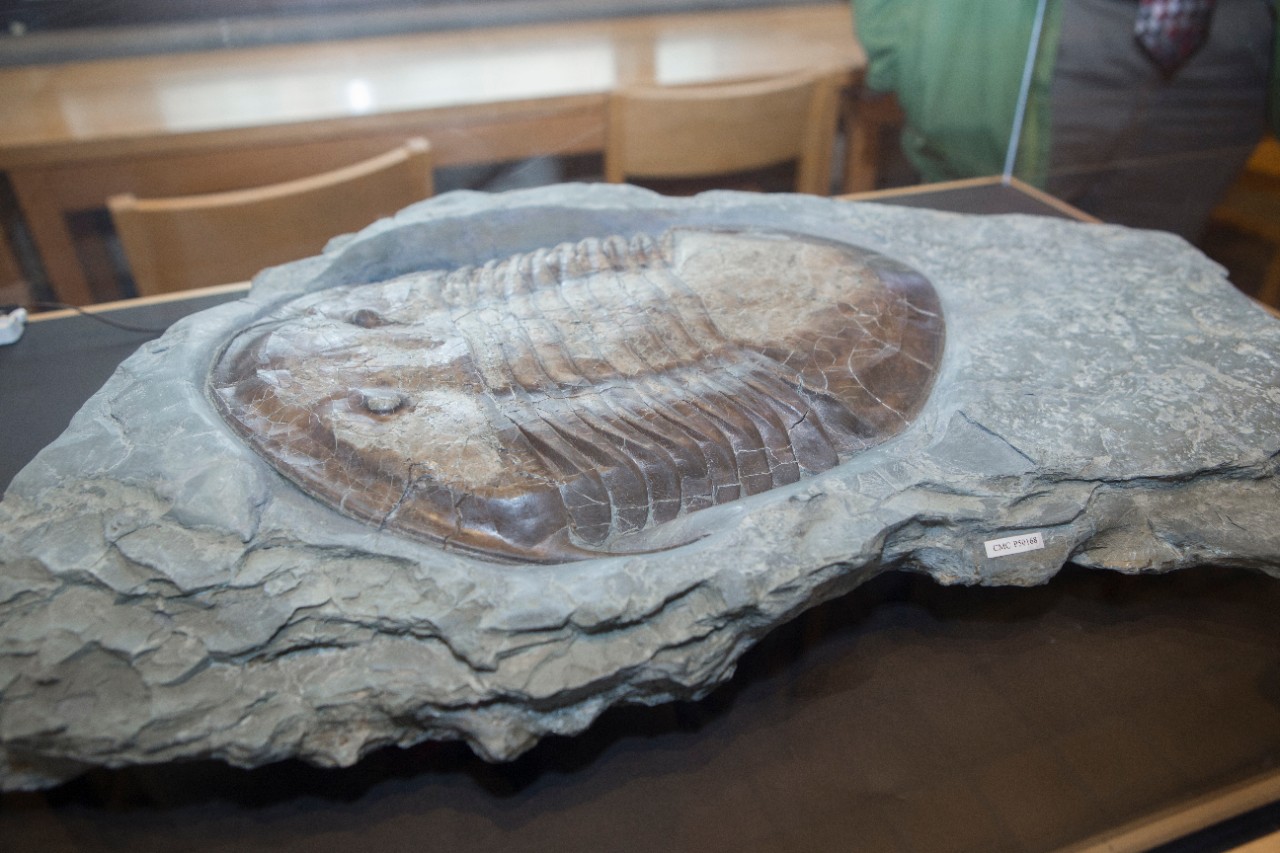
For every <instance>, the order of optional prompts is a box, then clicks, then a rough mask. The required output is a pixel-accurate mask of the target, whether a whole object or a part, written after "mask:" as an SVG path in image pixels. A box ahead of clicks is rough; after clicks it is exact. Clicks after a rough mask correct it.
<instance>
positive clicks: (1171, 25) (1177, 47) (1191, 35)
mask: <svg viewBox="0 0 1280 853" xmlns="http://www.w3.org/2000/svg"><path fill="white" fill-rule="evenodd" d="M1213 3H1214V0H1139V2H1138V20H1137V23H1136V24H1135V25H1134V28H1133V30H1134V35H1135V36H1136V37H1137V39H1138V44H1140V45H1142V48H1143V49H1144V50H1146V52H1147V53H1149V54H1151V58H1152V59H1153V60H1154V61H1155V63H1156V65H1158V66H1159V67H1160V70H1161V71H1163V72H1164V73H1165V75H1166V76H1170V75H1172V74H1173V72H1175V71H1177V70H1178V68H1179V66H1181V65H1182V63H1184V62H1186V61H1187V59H1188V58H1189V57H1190V56H1191V54H1193V53H1195V52H1196V50H1197V49H1198V48H1199V47H1200V45H1201V44H1203V43H1204V39H1205V36H1206V35H1208V33H1209V18H1210V16H1212V15H1213Z"/></svg>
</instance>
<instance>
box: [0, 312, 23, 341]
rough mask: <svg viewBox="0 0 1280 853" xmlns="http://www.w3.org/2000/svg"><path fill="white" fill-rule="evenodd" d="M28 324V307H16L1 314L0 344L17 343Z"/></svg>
mask: <svg viewBox="0 0 1280 853" xmlns="http://www.w3.org/2000/svg"><path fill="white" fill-rule="evenodd" d="M26 325H27V309H25V308H15V309H14V310H12V311H10V312H9V313H8V314H0V346H4V345H5V344H12V343H16V342H17V340H18V338H20V337H22V330H23V329H24V328H26Z"/></svg>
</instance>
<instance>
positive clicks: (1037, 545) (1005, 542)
mask: <svg viewBox="0 0 1280 853" xmlns="http://www.w3.org/2000/svg"><path fill="white" fill-rule="evenodd" d="M982 544H983V545H985V546H986V548H987V557H988V558H990V557H1007V556H1009V555H1010V554H1021V553H1022V552H1023V551H1039V550H1040V549H1041V548H1043V547H1044V536H1043V535H1041V533H1040V531H1038V530H1037V531H1036V532H1035V533H1024V534H1023V535H1021V536H1006V537H1005V538H1003V539H989V540H987V541H986V542H983V543H982Z"/></svg>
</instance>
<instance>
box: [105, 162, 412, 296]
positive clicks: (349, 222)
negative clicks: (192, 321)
mask: <svg viewBox="0 0 1280 853" xmlns="http://www.w3.org/2000/svg"><path fill="white" fill-rule="evenodd" d="M433 191H434V185H433V176H432V156H431V146H430V145H429V144H428V143H427V141H426V140H424V139H410V140H408V141H407V142H406V143H405V144H404V145H402V146H400V147H399V148H396V149H394V150H392V151H389V152H387V153H385V154H381V155H379V156H377V157H373V158H370V159H368V160H364V161H362V162H359V163H356V164H354V165H351V166H346V167H344V168H341V169H335V170H333V171H330V172H324V173H322V174H318V175H312V176H310V177H306V178H300V179H298V180H294V181H286V182H284V183H279V184H271V185H270V186H265V187H254V188H252V189H244V190H232V191H230V192H220V193H209V194H205V195H191V196H177V197H174V198H153V199H139V198H135V197H134V196H132V195H119V196H114V197H112V198H110V199H108V201H107V207H108V209H109V210H110V211H111V219H112V222H113V223H114V224H115V228H116V232H117V234H118V235H119V237H120V243H121V245H122V246H123V247H124V253H125V257H126V258H127V259H128V261H129V266H130V268H131V270H132V272H133V277H134V282H135V284H136V285H137V290H138V294H139V295H140V296H150V295H154V294H158V293H169V292H172V291H176V290H187V289H189V288H193V287H205V286H208V285H213V284H224V283H227V282H233V281H244V280H246V279H248V278H250V277H251V276H253V275H254V274H255V273H257V272H258V271H259V270H261V269H263V268H265V267H269V266H274V265H276V264H282V263H285V262H287V261H292V260H297V259H299V258H305V257H308V256H310V255H314V254H317V253H319V252H320V250H321V249H323V248H324V245H325V243H326V242H328V240H329V239H330V238H331V237H334V236H336V235H338V234H343V233H346V232H350V231H356V230H358V229H360V228H363V227H364V226H366V225H368V224H370V223H371V222H373V221H374V220H376V219H378V218H379V217H382V216H389V215H390V214H392V213H395V212H396V211H397V210H399V209H400V208H402V207H405V206H406V205H409V204H412V203H413V202H415V201H420V200H422V199H424V198H427V197H429V196H430V195H431V194H432V192H433Z"/></svg>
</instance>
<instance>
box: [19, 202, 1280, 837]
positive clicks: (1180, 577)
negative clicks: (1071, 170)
mask: <svg viewBox="0 0 1280 853" xmlns="http://www.w3.org/2000/svg"><path fill="white" fill-rule="evenodd" d="M930 196H932V197H931V198H930ZM909 201H910V203H925V202H929V203H930V206H934V207H941V208H945V209H953V210H962V211H982V212H1000V211H1007V210H1015V211H1019V212H1033V213H1034V212H1042V213H1046V214H1051V215H1061V214H1062V211H1060V210H1058V209H1056V208H1054V207H1052V206H1050V205H1045V204H1044V203H1043V202H1041V201H1039V200H1037V199H1035V198H1033V197H1030V196H1028V195H1027V194H1025V193H1022V192H1020V191H1018V190H1017V189H1016V188H1009V187H1001V186H999V185H993V186H989V187H980V188H973V187H968V188H964V189H963V190H962V191H961V192H960V194H959V195H957V194H953V193H948V192H947V191H939V192H935V193H931V194H915V195H912V196H910V197H909ZM218 298H234V297H226V296H224V297H218ZM199 307H205V305H204V304H203V303H193V304H191V305H187V304H185V303H177V304H175V303H167V304H164V305H158V306H145V307H140V308H135V309H128V310H127V311H119V312H113V317H115V318H116V319H127V321H128V322H130V323H135V324H138V325H147V326H152V325H154V326H162V325H164V324H165V323H167V322H171V321H172V320H173V319H174V318H175V317H176V316H178V315H179V314H181V313H184V312H185V311H186V310H187V309H190V310H196V309H197V308H199ZM145 339H146V335H144V334H138V333H128V332H123V331H122V330H115V329H110V328H107V327H102V328H99V327H98V326H97V325H96V324H93V323H92V321H89V320H85V319H83V318H75V319H67V320H52V321H48V322H47V323H38V324H34V325H33V326H32V328H31V330H30V332H29V333H28V336H27V338H25V339H24V340H23V341H22V342H20V343H19V344H18V345H17V346H15V347H10V348H7V349H0V383H2V384H0V400H2V401H3V407H2V408H0V418H2V419H3V424H4V434H5V436H6V441H5V451H4V464H5V465H8V466H10V468H7V469H5V470H6V471H11V470H12V469H13V466H17V465H19V464H21V462H22V461H23V460H25V458H27V457H29V456H30V455H31V454H32V453H34V452H35V448H36V447H38V446H39V445H40V444H41V443H42V442H45V441H47V440H50V439H51V438H52V437H53V436H54V435H56V434H57V432H58V431H59V430H61V429H62V426H63V425H64V424H65V422H66V420H67V419H68V418H69V417H70V416H71V414H72V413H73V412H74V410H75V408H76V407H77V406H78V405H79V404H80V403H81V402H82V401H83V400H84V399H85V398H86V397H87V396H88V395H89V394H90V393H91V392H92V391H93V390H94V389H95V388H96V387H97V385H98V384H100V383H101V382H102V381H103V379H105V378H106V376H107V375H108V374H109V373H110V372H111V370H112V369H113V367H114V365H115V364H116V363H118V361H119V360H121V359H122V358H123V357H125V355H127V354H128V352H130V351H132V349H133V348H135V347H136V346H137V345H138V344H140V343H141V341H142V340H145ZM15 430H17V431H20V432H21V433H22V434H21V435H17V433H15ZM10 436H14V440H12V441H11V440H10V438H9V437H10ZM6 481H7V475H6ZM1278 625H1280V582H1277V581H1275V580H1272V579H1269V578H1266V577H1263V576H1260V575H1253V574H1246V573H1243V572H1238V571H1232V570H1228V569H1205V570H1197V571H1187V572H1183V573H1180V574H1174V575H1167V576H1145V577H1129V576H1122V575H1118V574H1114V573H1107V572H1089V571H1085V570H1083V569H1077V568H1072V567H1068V568H1067V569H1066V570H1064V572H1063V573H1062V574H1061V575H1059V576H1058V577H1057V578H1056V579H1054V581H1053V582H1051V583H1049V584H1047V585H1045V586H1042V587H1038V588H1034V589H981V588H947V587H941V586H938V585H936V584H935V583H933V582H932V581H930V580H928V579H926V578H923V577H919V576H913V575H908V574H902V573H890V574H886V575H882V576H881V577H879V578H877V579H876V580H874V581H872V582H870V583H868V584H866V585H864V586H863V587H860V588H859V589H857V590H855V591H854V592H853V593H851V594H849V595H847V596H844V597H842V598H840V599H837V600H835V601H832V602H829V603H827V604H825V605H822V606H820V607H817V608H815V609H814V610H811V611H809V612H808V613H806V614H804V615H803V616H801V617H800V618H798V619H797V620H795V621H794V622H792V623H790V624H788V625H785V626H783V627H781V628H779V629H777V630H775V631H774V632H773V633H772V634H770V635H769V636H767V637H766V638H765V639H764V640H763V641H762V642H761V643H760V644H759V645H757V646H756V647H755V648H754V649H752V650H751V651H750V652H748V653H747V655H746V656H745V657H744V658H743V660H742V662H741V664H740V666H739V669H738V672H737V674H736V675H735V676H734V678H733V679H732V680H731V682H730V683H728V684H727V685H725V686H723V687H722V688H720V689H718V690H716V691H714V692H713V693H712V694H711V695H710V696H709V697H708V698H706V699H704V700H702V701H699V702H680V703H673V704H669V705H665V706H661V707H656V708H643V707H623V708H616V709H614V710H611V711H609V712H607V713H606V714H605V715H604V716H603V717H602V718H601V719H600V720H598V721H597V723H596V724H595V725H594V726H593V727H592V728H591V729H589V730H588V731H587V732H586V733H584V734H582V735H580V736H578V737H574V738H551V739H548V740H546V741H544V742H543V743H541V744H540V745H538V746H537V747H536V748H534V749H533V750H532V751H531V752H529V753H528V754H526V755H525V756H523V757H522V758H520V759H518V760H517V761H515V762H512V763H509V764H505V765H488V764H485V763H484V762H482V761H480V760H478V759H476V758H475V757H473V756H472V755H470V754H469V753H468V751H467V750H466V749H465V748H464V747H462V746H459V745H457V744H424V745H421V746H419V747H415V748H410V749H403V750H402V749H388V750H383V751H379V752H376V753H374V754H372V755H370V756H368V757H367V758H366V759H364V760H363V761H361V762H360V763H359V764H357V765H356V766H354V767H351V768H346V769H337V770H333V769H329V770H326V769H318V768H312V767H308V766H305V765H303V764H301V763H298V762H284V763H282V764H279V765H274V766H270V767H266V768H260V769H258V770H252V771H248V770H238V769H234V768H230V767H228V766H226V765H223V764H220V763H215V762H191V763H184V764H169V765H162V766H155V767H143V768H132V769H126V770H119V771H107V770H103V771H95V772H93V773H91V774H89V775H87V776H85V777H82V778H81V779H78V780H76V781H74V782H71V783H68V784H66V785H64V786H62V787H60V788H58V789H55V790H54V791H51V792H46V793H44V794H40V795H12V794H11V795H5V796H2V797H0V839H4V841H5V844H3V845H0V847H3V848H4V849H13V850H41V851H44V850H99V849H101V850H115V849H121V850H124V849H127V850H130V851H147V850H156V851H160V850H164V851H170V850H174V849H181V850H186V851H191V850H195V851H206V850H207V851H214V850H219V851H221V850H227V851H230V850H236V851H241V850H267V849H271V850H299V851H302V850H305V851H309V853H314V852H315V851H330V850H332V851H338V850H353V849H360V850H410V849H412V850H449V851H489V850H512V851H556V853H564V851H577V850H590V851H612V850H637V851H640V850H698V851H734V852H735V853H739V851H771V852H772V851H791V850H803V851H827V850H830V851H862V850H866V851H921V853H923V851H927V852H928V853H947V851H975V853H977V851H981V853H996V851H1047V850H1054V849H1057V848H1059V847H1061V846H1064V845H1067V844H1070V843H1073V842H1077V841H1079V840H1080V839H1082V838H1086V837H1090V836H1094V835H1096V834H1098V833H1103V832H1106V831H1108V830H1110V829H1113V828H1115V827H1118V826H1121V825H1123V824H1125V823H1128V822H1130V821H1133V820H1136V819H1139V818H1142V817H1144V816H1147V815H1150V814H1152V813H1155V812H1158V811H1160V810H1164V809H1168V808H1170V807H1174V806H1177V805H1178V804H1180V803H1185V802H1188V801H1190V800H1193V799H1196V798H1198V797H1201V796H1203V795H1206V794H1209V793H1211V792H1213V791H1216V790H1221V789H1223V788H1226V787H1229V786H1232V785H1235V784H1237V783H1239V782H1241V781H1242V780H1248V779H1253V778H1257V777H1258V776H1259V775H1265V774H1268V773H1274V772H1276V770H1277V768H1278V767H1280V639H1278V638H1277V631H1276V628H1277V626H1278ZM10 845H11V846H10Z"/></svg>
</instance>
